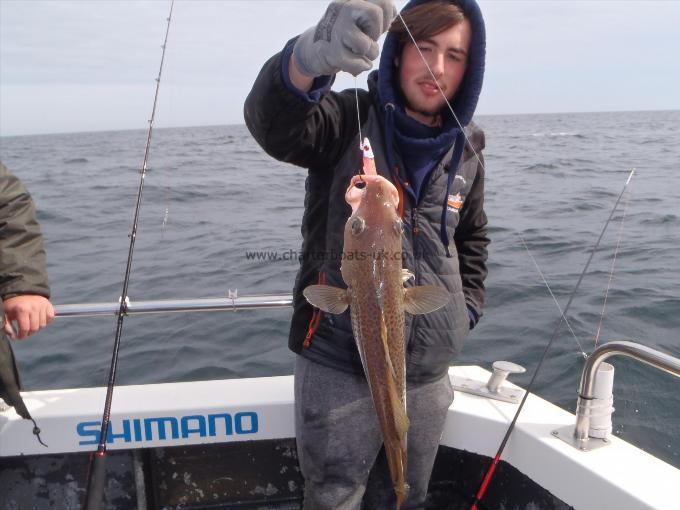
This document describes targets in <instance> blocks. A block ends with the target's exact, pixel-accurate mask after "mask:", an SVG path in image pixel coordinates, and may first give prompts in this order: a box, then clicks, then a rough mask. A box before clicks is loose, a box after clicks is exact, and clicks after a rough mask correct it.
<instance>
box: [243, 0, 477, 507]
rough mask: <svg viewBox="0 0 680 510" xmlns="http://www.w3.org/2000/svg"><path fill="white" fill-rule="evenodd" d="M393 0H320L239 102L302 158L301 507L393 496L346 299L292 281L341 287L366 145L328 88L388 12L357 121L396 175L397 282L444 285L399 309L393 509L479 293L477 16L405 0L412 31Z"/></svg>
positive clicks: (349, 105) (298, 325)
mask: <svg viewBox="0 0 680 510" xmlns="http://www.w3.org/2000/svg"><path fill="white" fill-rule="evenodd" d="M393 9H394V8H393V6H392V3H391V2H390V1H388V0H370V1H369V0H345V1H335V2H332V3H331V4H330V6H329V7H328V10H327V11H326V14H325V15H324V17H323V18H322V19H321V21H320V22H319V24H318V25H317V26H316V27H312V28H311V29H310V30H308V31H307V32H305V33H303V34H302V35H301V36H299V37H297V38H295V39H293V40H291V41H289V42H288V44H286V46H285V48H284V50H283V51H282V52H281V53H279V54H277V55H275V56H274V57H272V58H271V59H270V60H269V61H268V62H267V63H266V64H265V66H264V68H263V69H262V71H261V72H260V75H259V76H258V78H257V80H256V82H255V85H254V87H253V90H252V92H251V93H250V95H249V97H248V99H247V100H246V103H245V108H244V113H245V119H246V124H247V125H248V128H249V129H250V131H251V133H252V135H253V136H254V138H255V139H256V140H257V141H258V143H259V144H260V145H261V146H262V147H263V148H264V150H265V151H266V152H267V153H269V154H270V155H272V156H273V157H275V158H277V159H279V160H282V161H287V162H290V163H293V164H296V165H299V166H303V167H306V168H308V169H309V173H308V177H307V182H306V195H305V212H304V216H303V221H302V235H303V244H302V256H301V260H300V263H301V264H300V271H299V273H298V276H297V279H296V282H295V289H294V312H293V319H292V324H291V331H290V339H289V346H290V348H291V349H292V350H293V351H294V352H296V353H298V354H299V356H298V357H297V361H296V367H295V400H296V436H297V446H298V456H299V460H300V467H301V470H302V474H303V476H304V478H305V503H304V504H305V508H308V509H309V508H314V509H316V508H324V509H326V508H327V509H337V508H359V507H360V506H361V504H362V499H363V503H364V505H365V507H366V508H389V507H390V506H392V507H393V506H394V492H393V490H392V487H391V481H390V479H389V475H388V473H387V468H386V465H385V461H384V455H383V454H380V455H379V452H380V448H381V444H382V438H381V436H380V431H379V428H378V422H377V418H376V415H375V410H374V409H373V403H372V400H371V397H370V392H369V389H368V385H367V383H366V379H365V377H364V374H363V369H362V365H361V361H360V359H359V354H358V351H357V347H356V344H355V342H354V339H353V335H352V327H351V321H350V318H349V313H348V312H346V313H345V314H343V315H329V314H324V313H321V312H320V311H319V310H315V309H313V308H312V307H311V306H310V305H309V304H308V303H307V302H306V300H305V298H304V297H303V295H302V291H303V290H304V289H305V287H307V286H308V285H310V284H314V283H319V282H323V283H328V284H329V285H334V286H337V287H344V283H343V281H342V278H341V275H340V262H341V257H340V254H341V253H342V244H343V229H344V225H345V222H346V221H347V218H348V217H349V215H350V212H351V211H350V207H349V206H348V205H347V204H346V202H345V199H344V195H345V191H346V189H347V186H348V183H349V182H350V179H351V177H352V176H353V175H356V174H357V173H358V172H359V170H360V168H361V166H362V165H361V157H362V154H361V151H360V150H359V125H358V122H359V121H358V120H357V104H356V98H355V91H354V90H353V89H352V90H346V91H343V92H340V93H335V92H330V90H329V89H330V85H331V83H332V81H333V77H334V75H335V73H337V72H338V71H341V70H342V71H347V72H350V73H352V74H355V75H356V74H358V73H360V72H362V71H365V70H368V69H369V68H370V67H371V61H372V60H373V59H375V58H376V57H377V55H378V46H377V42H376V41H377V40H378V38H379V37H380V35H381V34H382V33H383V32H384V31H386V30H387V29H388V27H390V28H389V33H388V35H387V37H386V39H385V44H384V47H383V52H382V56H381V59H380V66H379V69H378V71H377V72H373V73H371V74H370V75H369V78H368V85H369V90H368V91H359V98H358V102H359V106H358V108H359V112H358V117H359V118H360V122H361V133H362V135H363V136H367V137H368V138H369V139H370V141H371V143H372V146H373V152H374V154H375V162H376V167H377V169H378V173H379V174H381V175H383V176H384V177H386V178H388V179H389V180H391V181H392V182H393V183H394V184H395V186H397V188H398V190H399V194H400V203H401V205H400V214H401V217H402V220H403V223H404V237H403V246H402V248H403V256H404V260H403V266H404V268H406V269H408V270H409V271H411V272H412V273H413V274H414V275H415V282H414V281H413V280H411V281H409V282H407V284H406V285H411V284H413V285H425V284H432V285H438V286H441V287H445V288H446V289H447V290H448V291H449V292H450V293H451V296H452V297H451V300H450V301H449V303H448V304H447V305H446V306H445V307H443V308H442V309H440V310H438V311H436V312H433V313H430V314H427V315H419V316H417V317H413V316H410V315H408V314H407V316H406V331H405V339H406V342H407V359H406V374H407V405H406V408H407V412H408V416H409V419H410V428H409V430H408V461H407V482H408V483H409V485H410V492H409V495H408V499H407V500H406V503H405V505H404V508H418V507H422V506H423V505H424V503H425V498H426V495H427V486H428V482H429V477H430V474H431V471H432V466H433V463H434V457H435V454H436V452H437V447H438V443H439V439H440V436H441V432H442V429H443V425H444V419H445V415H446V410H447V409H448V407H449V406H450V404H451V402H452V401H453V390H452V388H451V383H450V381H449V378H448V375H447V371H448V367H449V365H450V364H451V363H452V362H453V360H455V358H456V356H457V355H458V353H459V352H460V350H461V348H462V346H463V343H464V341H465V338H466V337H467V335H468V332H469V330H470V329H471V328H472V327H474V325H475V324H476V322H477V320H478V319H479V317H480V316H481V314H482V307H483V303H484V279H485V277H486V272H487V271H486V258H487V249H486V246H487V244H488V242H489V241H488V237H487V227H486V224H487V220H486V215H485V213H484V208H483V201H484V191H483V186H484V174H483V170H484V169H483V164H482V160H481V152H480V151H481V150H482V149H483V146H484V136H483V133H482V132H481V131H480V130H479V129H478V128H476V127H475V126H474V125H473V124H472V123H471V119H472V115H473V113H474V110H475V106H476V104H477V98H478V96H479V93H480V90H481V85H482V78H483V73H484V55H485V34H484V23H483V20H482V16H481V13H480V11H479V8H478V6H477V5H476V3H475V2H474V0H453V1H449V0H434V1H429V2H428V1H413V2H411V3H409V4H408V5H407V6H406V7H405V9H404V11H403V18H404V22H405V24H406V26H408V28H409V30H410V31H411V32H412V34H413V36H414V37H415V39H416V41H417V46H416V45H414V44H413V43H412V42H411V39H410V36H409V35H408V33H407V32H406V30H405V28H404V23H402V21H401V19H399V18H397V19H394V22H392V21H393V18H394V12H395V11H394V10H393ZM421 55H422V56H421ZM425 62H427V64H428V65H429V67H430V69H431V70H432V73H434V76H435V80H436V82H435V81H434V80H433V79H432V76H431V74H430V71H428V68H427V66H426V65H425ZM437 85H439V88H441V89H442V91H443V92H444V94H445V95H446V98H447V100H448V101H449V102H450V104H451V106H452V108H453V110H454V111H455V113H456V117H457V119H458V121H459V122H460V123H461V124H462V126H464V127H465V134H464V133H463V132H462V130H461V129H460V127H459V125H458V122H457V121H456V120H455V118H454V117H453V115H452V114H451V112H450V110H449V106H448V105H447V102H446V101H445V100H444V98H443V97H442V96H441V93H440V91H439V88H438V87H437ZM466 135H467V138H466ZM468 141H469V143H468ZM369 474H370V476H369ZM367 487H368V489H367Z"/></svg>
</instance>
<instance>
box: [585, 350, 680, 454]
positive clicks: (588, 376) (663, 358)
mask: <svg viewBox="0 0 680 510" xmlns="http://www.w3.org/2000/svg"><path fill="white" fill-rule="evenodd" d="M615 355H621V356H626V357H629V358H633V359H636V360H638V361H642V362H643V363H646V364H647V365H651V366H653V367H655V368H658V369H659V370H662V371H664V372H666V373H669V374H671V375H674V376H676V377H680V359H678V358H675V357H673V356H670V355H668V354H666V353H663V352H660V351H657V350H655V349H651V348H649V347H646V346H644V345H641V344H638V343H635V342H628V341H624V340H618V341H614V342H609V343H606V344H604V345H601V346H600V347H598V348H597V349H595V350H594V351H593V353H592V354H591V355H590V357H589V358H588V361H587V362H586V365H585V366H584V367H583V374H582V375H581V386H580V388H579V397H578V402H577V405H576V427H575V429H574V439H576V440H577V441H586V440H587V439H588V429H589V428H590V409H589V403H590V402H591V401H592V400H593V396H594V395H593V387H594V385H595V374H596V373H597V369H598V368H599V367H600V364H601V363H602V362H603V361H605V360H607V359H608V358H610V357H612V356H615Z"/></svg>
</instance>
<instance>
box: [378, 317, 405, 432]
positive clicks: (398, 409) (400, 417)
mask: <svg viewBox="0 0 680 510" xmlns="http://www.w3.org/2000/svg"><path fill="white" fill-rule="evenodd" d="M380 338H382V342H383V346H384V351H385V359H386V361H387V367H388V368H389V370H390V374H391V375H392V383H391V384H389V383H388V384H389V387H390V392H389V395H390V399H391V400H392V407H393V409H394V424H395V429H396V431H397V435H398V436H399V441H400V442H401V441H403V440H404V438H405V437H406V432H407V431H408V427H409V419H408V416H407V415H406V409H404V403H403V402H402V401H401V398H399V391H398V390H397V372H396V370H394V365H393V364H392V359H391V358H390V350H389V347H388V343H387V325H386V324H385V317H383V316H382V315H381V316H380Z"/></svg>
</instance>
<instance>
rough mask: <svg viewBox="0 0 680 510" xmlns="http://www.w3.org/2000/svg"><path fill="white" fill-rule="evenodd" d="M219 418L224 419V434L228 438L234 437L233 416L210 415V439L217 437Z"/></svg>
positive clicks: (227, 414) (225, 414)
mask: <svg viewBox="0 0 680 510" xmlns="http://www.w3.org/2000/svg"><path fill="white" fill-rule="evenodd" d="M218 418H223V419H224V434H225V435H227V436H230V435H232V434H233V433H234V431H233V428H232V424H231V415H230V414H229V413H224V414H209V415H208V435H209V436H210V437H215V436H216V435H217V433H216V429H217V427H216V425H215V422H216V421H217V419H218Z"/></svg>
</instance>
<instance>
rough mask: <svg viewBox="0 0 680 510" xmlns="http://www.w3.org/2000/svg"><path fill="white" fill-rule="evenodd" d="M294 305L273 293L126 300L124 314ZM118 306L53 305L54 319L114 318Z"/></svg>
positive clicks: (211, 310) (287, 297)
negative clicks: (107, 316) (111, 316)
mask: <svg viewBox="0 0 680 510" xmlns="http://www.w3.org/2000/svg"><path fill="white" fill-rule="evenodd" d="M292 305H293V296H291V295H290V294H272V295H259V296H243V297H237V296H236V295H235V294H234V295H233V297H232V295H231V293H230V295H229V297H222V298H200V299H167V300H157V301H129V300H128V302H127V304H126V306H125V314H126V315H141V314H152V313H177V312H220V311H233V312H236V311H240V310H261V309H267V308H286V307H290V306H292ZM119 308H120V303H83V304H66V305H55V307H54V309H55V312H56V316H57V317H97V316H104V315H117V314H118V310H119Z"/></svg>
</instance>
